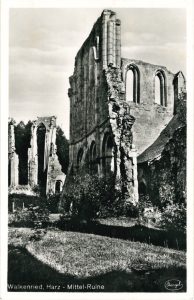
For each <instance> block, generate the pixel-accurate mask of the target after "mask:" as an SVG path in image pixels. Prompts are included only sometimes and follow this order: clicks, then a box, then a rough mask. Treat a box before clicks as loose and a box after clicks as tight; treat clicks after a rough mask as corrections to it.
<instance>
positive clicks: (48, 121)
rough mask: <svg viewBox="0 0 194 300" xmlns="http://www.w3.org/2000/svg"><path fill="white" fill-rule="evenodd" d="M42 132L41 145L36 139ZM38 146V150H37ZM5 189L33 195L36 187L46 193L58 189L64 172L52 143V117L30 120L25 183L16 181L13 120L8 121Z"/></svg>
mask: <svg viewBox="0 0 194 300" xmlns="http://www.w3.org/2000/svg"><path fill="white" fill-rule="evenodd" d="M39 132H40V134H41V133H42V141H43V142H42V146H41V147H38V142H37V139H38V138H39ZM39 148H40V149H39ZM8 150H9V151H8V152H9V154H8V158H9V159H8V161H9V171H8V173H9V192H10V193H24V194H28V195H33V194H34V190H35V188H36V187H39V188H41V189H43V191H44V193H45V194H46V195H48V194H55V193H58V192H61V191H62V187H63V184H64V181H65V174H64V173H63V172H62V170H61V164H60V163H59V160H58V156H57V146H56V117H55V116H52V117H38V118H37V120H35V121H33V122H32V126H31V141H30V147H29V148H28V184H27V185H20V184H19V180H18V178H19V169H18V165H19V159H18V155H17V153H16V149H15V133H14V124H13V122H10V123H9V149H8Z"/></svg>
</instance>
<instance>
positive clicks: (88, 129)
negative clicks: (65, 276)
mask: <svg viewBox="0 0 194 300" xmlns="http://www.w3.org/2000/svg"><path fill="white" fill-rule="evenodd" d="M120 26H121V23H120V20H118V19H117V18H116V14H115V13H114V12H113V11H110V10H104V11H103V13H102V15H101V17H100V18H99V19H98V20H97V22H96V23H95V24H94V27H93V29H92V31H91V33H90V35H89V37H88V38H87V39H86V41H85V42H84V44H83V45H82V47H81V49H80V50H79V51H78V53H77V55H76V58H75V68H74V73H73V75H72V76H71V77H70V89H69V91H68V95H69V97H70V151H69V152H70V157H69V158H70V167H69V174H70V173H71V172H74V173H77V172H78V171H79V169H80V168H82V169H87V171H89V172H91V168H93V167H94V166H95V169H96V170H97V172H98V174H99V176H106V175H107V173H108V170H109V171H110V172H112V173H113V174H114V175H115V178H121V179H122V189H123V190H124V191H125V196H126V201H131V202H133V203H134V204H136V203H137V201H138V193H137V172H136V168H137V161H136V150H135V148H134V146H133V144H132V135H131V127H132V125H133V123H134V121H135V119H134V118H133V117H132V116H131V115H130V111H129V109H128V104H127V103H126V102H124V92H123V81H122V78H121V69H120V65H121V39H120V34H121V29H120ZM92 147H94V149H95V157H93V154H92V153H93V152H92ZM124 178H125V179H124Z"/></svg>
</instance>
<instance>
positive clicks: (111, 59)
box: [107, 20, 114, 66]
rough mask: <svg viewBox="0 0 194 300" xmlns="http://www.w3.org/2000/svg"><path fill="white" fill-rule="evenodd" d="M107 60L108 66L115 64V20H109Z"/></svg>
mask: <svg viewBox="0 0 194 300" xmlns="http://www.w3.org/2000/svg"><path fill="white" fill-rule="evenodd" d="M107 40H108V43H107V61H108V66H109V65H113V63H114V57H113V20H110V21H109V22H108V32H107Z"/></svg>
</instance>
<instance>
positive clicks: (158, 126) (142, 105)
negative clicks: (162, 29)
mask: <svg viewBox="0 0 194 300" xmlns="http://www.w3.org/2000/svg"><path fill="white" fill-rule="evenodd" d="M131 66H134V67H136V68H137V70H138V73H139V78H138V81H139V83H138V85H139V103H137V102H136V103H135V102H132V101H131V102H128V103H129V106H130V112H131V114H132V115H133V116H134V117H135V119H136V122H135V124H134V126H133V141H134V144H135V145H136V148H137V151H138V154H141V153H142V152H143V151H144V150H145V149H146V148H147V147H148V146H150V145H151V144H152V143H153V142H154V141H155V139H156V138H157V137H158V136H159V134H160V132H161V130H162V129H164V128H165V126H166V125H167V124H168V123H169V121H170V120H171V119H172V117H173V113H174V84H173V81H174V78H175V74H173V73H171V72H170V71H169V70H167V68H166V67H164V66H159V65H153V64H150V63H145V62H143V61H140V60H133V59H122V77H123V80H124V82H125V84H124V87H125V89H126V84H127V82H126V77H127V71H128V70H129V69H130V67H131ZM158 71H159V72H162V74H163V75H164V78H165V83H164V85H165V86H164V88H165V92H166V96H165V97H166V105H160V104H158V103H155V75H156V74H157V72H158ZM125 96H126V90H125ZM125 100H126V101H127V97H125Z"/></svg>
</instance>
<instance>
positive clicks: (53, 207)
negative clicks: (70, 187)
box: [46, 193, 61, 214]
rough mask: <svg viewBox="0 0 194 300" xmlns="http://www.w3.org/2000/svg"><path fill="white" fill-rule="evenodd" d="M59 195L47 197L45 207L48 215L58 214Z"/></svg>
mask: <svg viewBox="0 0 194 300" xmlns="http://www.w3.org/2000/svg"><path fill="white" fill-rule="evenodd" d="M60 197H61V194H60V193H59V194H56V195H49V196H48V197H47V199H46V207H47V209H48V210H49V212H50V213H52V214H55V213H58V205H59V200H60Z"/></svg>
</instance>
